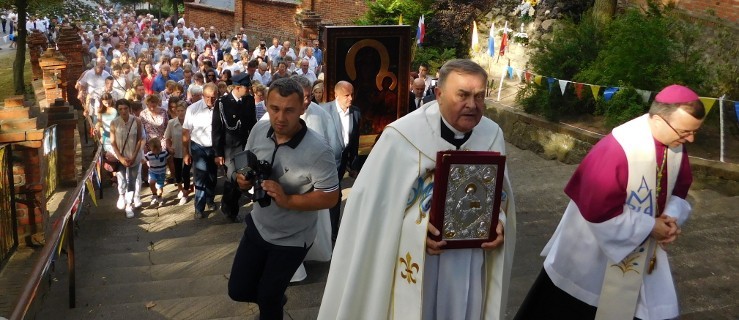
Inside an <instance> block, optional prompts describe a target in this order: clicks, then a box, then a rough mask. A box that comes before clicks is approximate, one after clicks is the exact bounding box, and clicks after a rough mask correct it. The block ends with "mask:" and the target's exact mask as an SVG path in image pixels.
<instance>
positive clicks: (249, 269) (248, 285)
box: [228, 215, 310, 320]
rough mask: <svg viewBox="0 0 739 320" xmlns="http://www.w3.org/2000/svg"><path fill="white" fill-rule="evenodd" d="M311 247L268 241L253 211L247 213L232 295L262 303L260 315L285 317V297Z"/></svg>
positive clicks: (264, 319) (266, 319) (231, 280)
mask: <svg viewBox="0 0 739 320" xmlns="http://www.w3.org/2000/svg"><path fill="white" fill-rule="evenodd" d="M308 249H310V247H308V246H306V247H286V246H278V245H274V244H271V243H269V242H267V241H265V240H264V238H262V236H261V235H260V234H259V231H258V230H257V227H256V226H255V225H254V220H253V219H252V217H251V215H247V216H246V230H244V236H243V237H242V238H241V243H239V248H238V249H237V250H236V256H235V257H234V263H233V266H232V267H231V276H230V278H229V280H228V295H229V297H231V299H233V300H235V301H241V302H253V303H256V304H257V305H259V319H262V320H272V319H282V314H283V310H282V307H283V306H282V303H283V300H282V297H283V295H284V294H285V290H287V286H288V285H289V284H290V279H291V278H292V276H293V274H294V273H295V271H296V270H298V267H299V266H300V263H301V262H303V259H304V258H305V255H306V254H307V253H308Z"/></svg>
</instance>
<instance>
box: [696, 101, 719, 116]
mask: <svg viewBox="0 0 739 320" xmlns="http://www.w3.org/2000/svg"><path fill="white" fill-rule="evenodd" d="M700 99H701V102H703V107H704V108H706V115H708V113H709V112H711V108H713V105H714V104H716V98H707V97H700Z"/></svg>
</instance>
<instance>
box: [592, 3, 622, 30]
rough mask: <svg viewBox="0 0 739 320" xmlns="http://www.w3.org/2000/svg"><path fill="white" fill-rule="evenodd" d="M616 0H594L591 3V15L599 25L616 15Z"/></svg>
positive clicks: (604, 23)
mask: <svg viewBox="0 0 739 320" xmlns="http://www.w3.org/2000/svg"><path fill="white" fill-rule="evenodd" d="M617 3H618V0H595V3H594V4H593V17H595V21H596V22H598V24H600V25H601V26H603V25H606V24H608V23H609V22H611V20H613V16H614V15H616V5H617Z"/></svg>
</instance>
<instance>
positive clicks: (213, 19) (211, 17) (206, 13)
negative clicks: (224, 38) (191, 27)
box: [185, 3, 234, 31]
mask: <svg viewBox="0 0 739 320" xmlns="http://www.w3.org/2000/svg"><path fill="white" fill-rule="evenodd" d="M185 15H186V17H187V23H188V24H189V23H195V24H196V25H197V26H198V27H205V28H208V27H210V26H214V27H216V29H218V30H226V31H232V30H233V28H234V12H233V11H229V10H223V9H214V8H209V7H205V6H202V5H198V4H194V3H185Z"/></svg>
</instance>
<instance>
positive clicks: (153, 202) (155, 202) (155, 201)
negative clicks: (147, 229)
mask: <svg viewBox="0 0 739 320" xmlns="http://www.w3.org/2000/svg"><path fill="white" fill-rule="evenodd" d="M158 204H159V198H157V196H151V203H150V204H149V206H152V207H156V206H157V205H158Z"/></svg>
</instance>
